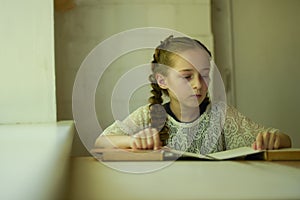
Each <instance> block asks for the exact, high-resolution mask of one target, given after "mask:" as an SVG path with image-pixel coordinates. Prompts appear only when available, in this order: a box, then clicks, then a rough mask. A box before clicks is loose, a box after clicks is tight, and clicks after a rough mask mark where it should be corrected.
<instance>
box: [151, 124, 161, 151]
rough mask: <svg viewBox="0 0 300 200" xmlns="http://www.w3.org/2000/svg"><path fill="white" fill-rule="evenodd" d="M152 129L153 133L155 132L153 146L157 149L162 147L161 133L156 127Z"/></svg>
mask: <svg viewBox="0 0 300 200" xmlns="http://www.w3.org/2000/svg"><path fill="white" fill-rule="evenodd" d="M151 130H152V133H153V136H152V137H153V148H154V150H157V149H160V148H161V145H162V143H161V141H160V138H159V133H158V131H157V130H156V129H151Z"/></svg>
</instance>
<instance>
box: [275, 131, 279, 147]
mask: <svg viewBox="0 0 300 200" xmlns="http://www.w3.org/2000/svg"><path fill="white" fill-rule="evenodd" d="M279 146H280V137H279V135H278V134H276V138H275V142H274V149H279Z"/></svg>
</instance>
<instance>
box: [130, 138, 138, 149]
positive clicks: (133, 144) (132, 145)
mask: <svg viewBox="0 0 300 200" xmlns="http://www.w3.org/2000/svg"><path fill="white" fill-rule="evenodd" d="M130 146H131V148H132V149H133V150H137V149H138V148H137V146H136V143H135V139H134V140H133V141H132V143H131V145H130Z"/></svg>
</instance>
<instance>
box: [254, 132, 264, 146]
mask: <svg viewBox="0 0 300 200" xmlns="http://www.w3.org/2000/svg"><path fill="white" fill-rule="evenodd" d="M262 143H263V136H262V134H261V133H259V134H258V135H257V136H256V147H257V149H258V150H261V149H262Z"/></svg>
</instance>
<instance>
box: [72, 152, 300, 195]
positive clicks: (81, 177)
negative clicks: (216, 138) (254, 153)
mask: <svg viewBox="0 0 300 200" xmlns="http://www.w3.org/2000/svg"><path fill="white" fill-rule="evenodd" d="M114 164H115V165H118V166H119V167H120V166H123V167H127V169H130V168H131V169H135V168H139V167H144V166H152V167H153V166H160V165H161V162H115V163H114ZM72 166H73V167H72V169H73V170H72V177H73V179H72V187H71V197H72V198H71V199H73V200H77V199H78V200H79V199H99V198H104V197H105V199H107V200H109V199H143V200H144V199H164V200H168V199H172V200H174V199H185V200H188V199H300V162H289V161H284V162H283V161H281V162H267V161H176V162H173V163H170V165H168V166H167V167H164V168H162V169H160V170H156V171H154V172H151V173H141V174H132V173H125V172H120V171H118V170H115V169H112V168H110V167H108V166H107V165H104V164H103V163H100V162H98V161H96V160H95V159H93V158H91V157H81V158H74V159H73V161H72Z"/></svg>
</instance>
